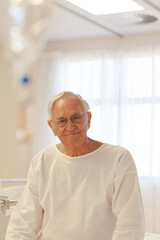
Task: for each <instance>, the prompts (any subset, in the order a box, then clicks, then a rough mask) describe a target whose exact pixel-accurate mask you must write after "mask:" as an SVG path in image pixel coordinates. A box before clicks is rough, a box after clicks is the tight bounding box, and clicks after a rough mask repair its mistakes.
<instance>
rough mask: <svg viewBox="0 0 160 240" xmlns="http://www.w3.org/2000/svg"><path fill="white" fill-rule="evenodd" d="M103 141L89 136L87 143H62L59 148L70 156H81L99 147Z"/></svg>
mask: <svg viewBox="0 0 160 240" xmlns="http://www.w3.org/2000/svg"><path fill="white" fill-rule="evenodd" d="M102 144H103V143H102V142H98V141H95V140H93V139H90V138H87V139H86V141H85V143H83V144H82V145H80V146H74V145H73V146H68V145H64V144H63V143H60V144H58V145H57V148H58V150H59V151H60V152H62V153H63V154H65V155H68V156H70V157H75V156H81V155H84V154H87V153H90V152H93V151H94V150H96V149H98V148H99V147H100V146H101V145H102Z"/></svg>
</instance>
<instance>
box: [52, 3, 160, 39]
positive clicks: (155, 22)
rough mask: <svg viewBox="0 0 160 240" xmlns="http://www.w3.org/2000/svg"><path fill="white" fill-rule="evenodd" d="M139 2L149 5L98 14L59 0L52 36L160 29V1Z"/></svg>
mask: <svg viewBox="0 0 160 240" xmlns="http://www.w3.org/2000/svg"><path fill="white" fill-rule="evenodd" d="M117 1H119V0H117ZM136 1H137V2H138V3H140V4H141V5H142V6H143V7H144V8H145V10H144V11H141V12H132V13H123V14H112V15H106V16H104V15H103V16H94V15H92V14H90V13H88V12H85V11H84V10H82V9H80V8H78V7H76V6H74V5H72V4H70V3H69V2H66V1H65V0H55V1H54V2H55V4H54V14H53V19H52V31H51V32H52V34H51V39H52V40H53V41H54V40H65V39H68V40H69V39H77V38H88V37H103V36H104V37H107V36H117V37H120V38H121V37H125V36H126V35H130V34H143V33H153V32H160V0H136Z"/></svg>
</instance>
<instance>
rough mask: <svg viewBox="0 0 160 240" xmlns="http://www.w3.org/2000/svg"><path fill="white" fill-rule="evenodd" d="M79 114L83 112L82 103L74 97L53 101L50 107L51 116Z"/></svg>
mask: <svg viewBox="0 0 160 240" xmlns="http://www.w3.org/2000/svg"><path fill="white" fill-rule="evenodd" d="M64 112H65V113H67V112H68V113H79V112H84V105H83V103H82V101H81V100H80V99H79V98H78V97H76V96H62V97H60V98H59V99H57V100H56V101H55V103H54V104H53V106H52V114H53V116H56V115H57V114H58V115H59V114H60V113H64Z"/></svg>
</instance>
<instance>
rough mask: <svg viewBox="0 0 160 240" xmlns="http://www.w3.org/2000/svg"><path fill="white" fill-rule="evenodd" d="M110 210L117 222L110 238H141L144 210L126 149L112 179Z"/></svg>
mask: <svg viewBox="0 0 160 240" xmlns="http://www.w3.org/2000/svg"><path fill="white" fill-rule="evenodd" d="M112 200H113V201H112V211H113V212H114V214H115V216H116V218H117V222H116V228H115V231H114V233H113V237H112V240H143V239H144V231H145V230H144V212H143V204H142V198H141V192H140V188H139V182H138V176H137V170H136V167H135V164H134V161H133V159H132V157H131V155H130V153H129V152H128V151H126V152H125V153H123V155H122V156H121V158H120V161H119V164H118V167H117V171H116V177H115V181H114V195H113V199H112Z"/></svg>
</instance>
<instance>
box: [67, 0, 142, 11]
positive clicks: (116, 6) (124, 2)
mask: <svg viewBox="0 0 160 240" xmlns="http://www.w3.org/2000/svg"><path fill="white" fill-rule="evenodd" d="M66 1H67V2H70V3H72V4H73V5H76V6H77V7H79V8H81V9H83V10H85V11H87V12H89V13H92V14H94V15H107V14H115V13H124V12H134V11H142V10H144V8H143V7H142V6H141V5H139V4H138V3H137V2H135V1H133V0H66Z"/></svg>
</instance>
